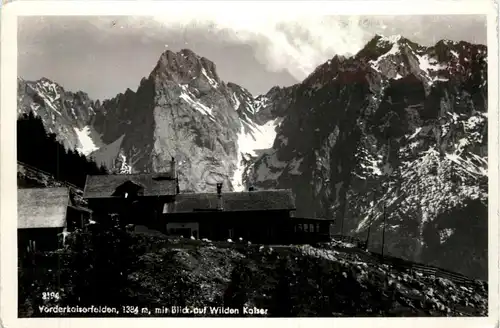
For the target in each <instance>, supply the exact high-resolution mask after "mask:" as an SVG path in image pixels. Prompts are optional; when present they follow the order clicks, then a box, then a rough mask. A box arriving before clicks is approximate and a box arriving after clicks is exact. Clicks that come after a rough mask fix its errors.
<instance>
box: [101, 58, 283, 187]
mask: <svg viewBox="0 0 500 328" xmlns="http://www.w3.org/2000/svg"><path fill="white" fill-rule="evenodd" d="M261 103H263V101H261V100H260V99H254V98H253V96H252V95H251V94H250V93H249V92H248V91H247V90H246V89H244V88H242V87H240V86H238V85H236V84H233V83H227V84H226V83H225V82H224V81H222V80H221V79H220V78H219V76H218V74H217V71H216V67H215V64H214V63H212V62H211V61H209V60H208V59H206V58H203V57H199V56H197V55H196V54H195V53H193V52H192V51H190V50H187V49H184V50H181V51H180V52H178V53H174V52H172V51H166V52H165V53H163V54H162V55H161V57H160V59H159V61H158V63H157V65H156V67H155V68H154V69H153V71H152V72H151V74H150V75H149V76H148V77H147V78H145V79H143V80H142V81H141V83H140V85H139V88H138V89H137V91H136V92H133V91H131V90H127V91H126V92H125V93H124V94H120V95H118V96H117V97H115V98H113V99H111V100H107V101H104V102H103V104H102V110H101V111H99V112H98V113H97V114H96V116H95V120H94V121H93V126H94V128H95V129H96V130H97V131H98V132H100V133H101V138H102V140H103V141H104V142H105V143H106V144H107V145H108V146H107V147H104V148H102V149H101V150H99V151H97V152H96V153H94V154H93V156H94V157H95V158H96V159H98V160H99V161H102V162H105V163H106V164H107V166H110V165H114V166H115V167H116V168H117V169H118V170H120V171H122V172H130V171H141V172H151V171H155V172H159V171H164V170H168V169H169V168H170V159H171V158H172V157H174V158H175V159H176V161H177V166H178V173H179V179H180V185H181V189H182V190H185V191H189V190H191V191H205V190H215V184H216V183H217V182H223V183H224V186H225V188H226V189H229V190H231V189H233V190H234V189H236V190H241V189H243V188H245V186H244V185H243V183H242V178H241V176H242V175H241V173H240V172H242V167H243V165H244V163H245V161H244V157H243V155H242V154H241V152H240V151H243V152H244V153H245V154H246V153H251V154H253V152H254V150H255V149H256V148H259V147H260V148H268V147H270V146H271V145H272V142H273V141H274V137H275V132H274V127H275V125H276V123H275V122H276V115H275V111H273V110H272V109H270V108H269V109H268V108H267V107H266V109H265V110H264V111H263V115H262V116H265V117H263V118H260V115H259V114H258V112H259V110H260V109H261V107H263V104H261ZM258 118H259V119H258ZM245 156H246V155H245ZM115 158H116V159H117V160H115Z"/></svg>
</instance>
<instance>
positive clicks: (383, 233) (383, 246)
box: [381, 203, 386, 259]
mask: <svg viewBox="0 0 500 328" xmlns="http://www.w3.org/2000/svg"><path fill="white" fill-rule="evenodd" d="M383 215H384V216H383V217H384V221H383V227H382V252H381V253H382V259H383V258H384V248H385V219H386V215H385V203H384V212H383Z"/></svg>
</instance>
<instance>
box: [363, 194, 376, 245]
mask: <svg viewBox="0 0 500 328" xmlns="http://www.w3.org/2000/svg"><path fill="white" fill-rule="evenodd" d="M372 191H373V206H375V202H376V200H377V198H376V191H377V189H375V188H373V189H372ZM371 219H372V220H369V221H368V222H369V223H368V231H367V233H366V247H365V248H366V250H368V245H369V242H370V232H371V228H372V223H373V222H371V221H373V217H372V218H371Z"/></svg>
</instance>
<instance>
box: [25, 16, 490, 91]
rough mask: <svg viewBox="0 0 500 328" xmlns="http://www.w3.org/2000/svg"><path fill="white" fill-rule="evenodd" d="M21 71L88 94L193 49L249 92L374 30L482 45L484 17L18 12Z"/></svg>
mask: <svg viewBox="0 0 500 328" xmlns="http://www.w3.org/2000/svg"><path fill="white" fill-rule="evenodd" d="M18 22H19V23H18V24H19V25H18V27H19V29H18V52H19V57H18V70H19V76H20V77H22V78H24V79H27V80H35V79H39V78H41V77H47V78H49V79H52V80H54V81H56V82H58V83H59V84H61V85H62V86H63V87H64V88H65V89H67V90H71V91H77V90H81V91H84V92H87V93H88V94H89V95H90V97H91V98H93V99H101V100H102V99H107V98H111V97H114V96H115V95H116V94H117V93H119V92H124V90H125V89H126V88H130V89H132V90H136V89H137V86H138V84H139V81H140V80H141V78H142V77H145V76H148V75H149V73H150V72H151V70H152V69H153V67H154V66H155V65H156V62H157V61H158V58H159V57H160V55H161V53H162V52H164V51H165V50H167V49H170V50H172V51H179V50H180V49H182V48H188V49H191V50H193V51H194V52H195V53H197V54H198V55H200V56H204V57H207V58H208V59H210V60H211V61H213V62H214V63H215V64H216V66H217V71H218V73H219V76H220V77H221V79H222V80H224V81H226V82H234V83H237V84H239V85H241V86H243V87H245V88H247V89H249V90H250V92H252V93H253V94H254V95H257V94H261V93H265V92H267V91H268V90H269V89H270V88H271V87H273V86H275V85H279V86H288V85H291V84H293V83H296V82H297V81H300V80H302V79H304V78H305V77H306V76H307V75H308V74H309V73H311V72H312V71H313V70H314V68H315V67H316V66H318V65H319V64H321V63H323V62H325V61H326V60H328V59H329V58H331V57H333V56H334V55H335V54H353V53H355V52H356V51H358V50H359V49H360V48H362V47H363V45H364V44H365V43H366V42H367V41H368V40H369V39H370V38H372V37H373V35H374V34H375V33H379V34H383V35H393V34H401V35H403V36H405V37H407V38H409V39H410V40H412V41H415V42H418V43H420V44H423V45H432V44H434V43H435V42H437V41H438V40H440V39H451V40H457V41H460V40H465V41H469V42H473V43H482V44H486V43H487V42H486V39H487V38H486V18H485V16H465V15H462V16H458V15H455V16H383V17H382V16H365V17H353V16H342V17H340V16H324V17H310V16H309V17H307V18H304V19H301V20H295V21H290V20H288V21H284V20H281V21H280V20H279V19H277V20H275V21H269V20H266V21H265V22H263V21H262V20H261V21H260V22H259V23H258V24H250V23H249V22H251V21H250V20H249V19H246V20H243V19H238V18H233V19H231V20H227V21H210V20H208V19H207V20H204V19H202V18H199V17H197V22H196V23H193V22H192V21H189V22H187V21H182V20H181V19H178V20H175V19H174V20H172V19H169V20H165V19H161V18H158V17H151V18H146V17H130V16H128V17H125V16H121V17H110V16H106V17H99V16H73V17H69V16H68V17H65V16H47V17H19V21H18Z"/></svg>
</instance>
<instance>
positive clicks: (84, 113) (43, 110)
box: [17, 78, 102, 155]
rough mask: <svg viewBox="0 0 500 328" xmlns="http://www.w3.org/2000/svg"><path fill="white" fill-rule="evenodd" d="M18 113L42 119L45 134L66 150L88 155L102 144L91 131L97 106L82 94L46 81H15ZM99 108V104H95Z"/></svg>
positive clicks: (92, 130) (43, 79) (19, 79)
mask: <svg viewBox="0 0 500 328" xmlns="http://www.w3.org/2000/svg"><path fill="white" fill-rule="evenodd" d="M17 90H18V97H17V100H18V106H17V107H18V114H20V115H22V114H23V113H29V112H30V111H32V112H33V113H34V114H36V115H38V116H40V117H41V118H42V119H43V122H44V124H45V128H46V130H47V131H48V132H50V133H54V134H56V136H57V139H58V140H59V141H60V142H62V143H63V144H64V145H65V146H66V148H68V149H76V150H78V151H80V152H81V153H83V154H85V155H87V154H89V153H91V152H92V151H94V150H96V149H97V148H98V147H100V146H101V145H102V142H101V141H100V138H99V135H98V134H97V133H95V130H94V129H93V128H92V125H91V120H92V118H93V117H94V116H95V110H94V109H95V108H96V104H95V103H94V102H93V101H92V100H90V99H89V97H88V95H87V94H86V93H83V92H76V93H73V92H69V91H65V90H64V89H63V88H62V87H61V86H60V85H58V84H57V83H54V82H52V81H50V80H48V79H46V78H42V79H40V80H38V81H25V80H23V79H21V78H18V80H17ZM97 106H99V104H97Z"/></svg>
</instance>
